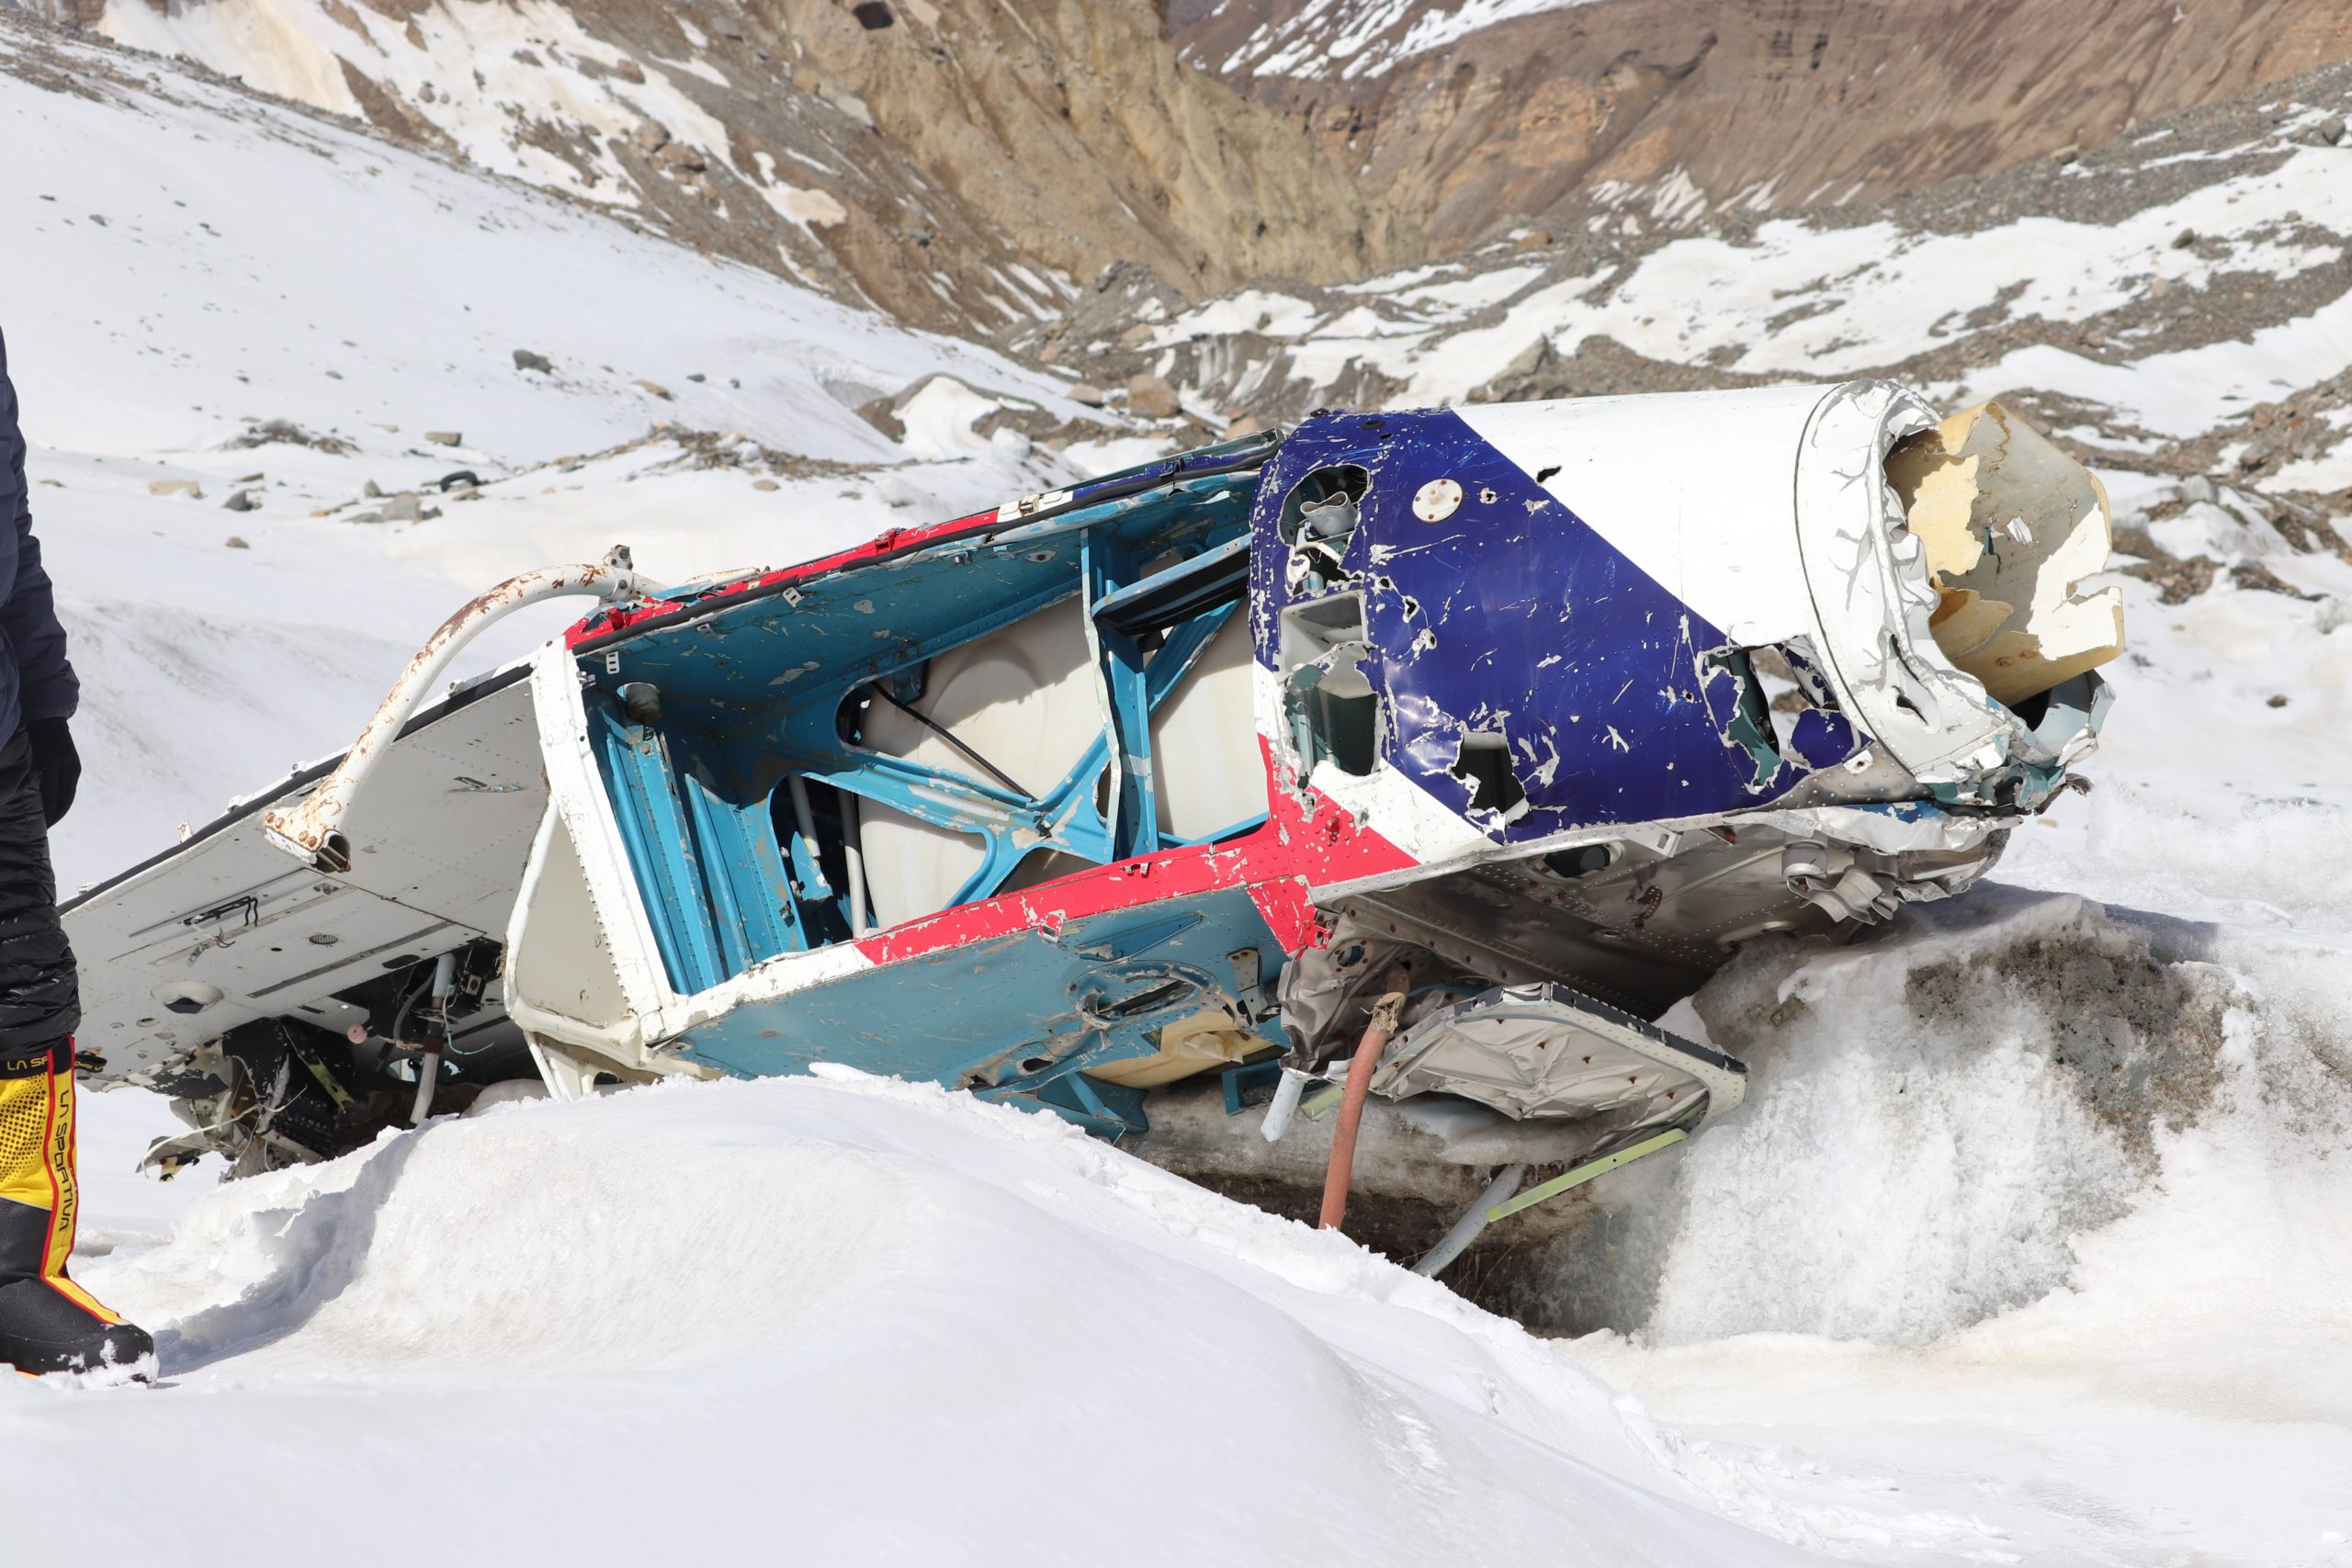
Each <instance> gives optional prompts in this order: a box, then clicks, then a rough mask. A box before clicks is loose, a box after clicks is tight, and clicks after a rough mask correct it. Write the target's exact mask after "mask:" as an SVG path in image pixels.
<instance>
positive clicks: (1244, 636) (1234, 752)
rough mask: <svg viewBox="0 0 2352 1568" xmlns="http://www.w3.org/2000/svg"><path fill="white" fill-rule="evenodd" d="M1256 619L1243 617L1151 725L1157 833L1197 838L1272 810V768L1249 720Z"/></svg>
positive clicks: (1221, 634)
mask: <svg viewBox="0 0 2352 1568" xmlns="http://www.w3.org/2000/svg"><path fill="white" fill-rule="evenodd" d="M1256 668H1257V664H1256V662H1255V654H1254V653H1253V652H1252V650H1251V649H1250V617H1249V615H1247V614H1246V613H1241V614H1237V615H1234V616H1233V618H1232V619H1230V620H1228V621H1227V622H1226V623H1225V625H1224V626H1222V627H1221V628H1219V630H1218V631H1217V634H1216V636H1215V637H1211V638H1210V639H1209V645H1208V647H1207V648H1206V649H1203V650H1202V653H1201V657H1200V660H1199V662H1197V663H1195V664H1194V665H1193V668H1192V669H1191V670H1190V671H1186V673H1185V676H1184V679H1183V680H1182V682H1179V683H1178V684H1177V687H1176V690H1175V691H1174V692H1173V693H1172V694H1170V696H1169V698H1168V700H1167V702H1165V703H1164V704H1162V705H1160V709H1159V712H1158V713H1157V714H1154V715H1153V716H1152V720H1151V755H1152V764H1153V768H1154V770H1155V773H1156V775H1157V776H1156V779H1155V783H1156V784H1157V786H1158V791H1159V830H1160V831H1161V832H1163V833H1173V834H1175V835H1176V836H1177V837H1179V838H1183V839H1198V838H1202V837H1204V836H1205V835H1207V834H1210V833H1214V832H1216V830H1217V829H1220V828H1228V827H1231V826H1232V825H1233V824H1234V823H1236V822H1244V821H1247V820H1249V819H1250V818H1252V817H1255V816H1257V815H1259V814H1260V813H1261V812H1262V811H1264V810H1265V809H1266V764H1265V761H1264V759H1263V758H1262V757H1261V756H1260V755H1259V751H1258V729H1257V726H1256V725H1255V724H1254V723H1253V722H1252V720H1251V717H1250V671H1252V670H1254V669H1256Z"/></svg>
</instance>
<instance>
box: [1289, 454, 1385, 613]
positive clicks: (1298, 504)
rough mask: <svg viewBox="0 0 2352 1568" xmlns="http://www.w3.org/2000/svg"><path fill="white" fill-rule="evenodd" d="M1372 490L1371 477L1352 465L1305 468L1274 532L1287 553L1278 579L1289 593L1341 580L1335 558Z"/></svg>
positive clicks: (1317, 590) (1320, 589)
mask: <svg viewBox="0 0 2352 1568" xmlns="http://www.w3.org/2000/svg"><path fill="white" fill-rule="evenodd" d="M1371 489H1372V475H1371V474H1370V473H1368V472H1367V471H1365V470H1364V469H1363V468H1358V467H1357V466H1356V465H1354V464H1353V463H1334V464H1331V465H1329V466H1328V467H1325V468H1314V469H1310V470H1309V471H1308V472H1307V474H1306V478H1304V479H1300V480H1299V481H1298V483H1296V484H1295V485H1293V486H1292V487H1291V491H1290V494H1289V495H1288V496H1286V497H1285V498H1283V509H1282V513H1281V515H1280V518H1279V520H1278V522H1277V523H1276V530H1277V532H1278V533H1279V535H1280V536H1281V538H1282V542H1283V544H1284V545H1285V546H1287V547H1289V549H1290V562H1289V565H1288V567H1287V568H1286V569H1285V570H1284V572H1283V580H1284V581H1285V583H1286V584H1287V586H1288V587H1289V589H1290V591H1291V592H1293V593H1320V592H1324V591H1325V590H1327V589H1329V588H1330V587H1332V586H1334V585H1335V584H1337V583H1340V582H1341V581H1345V578H1346V575H1347V574H1346V573H1345V572H1344V571H1343V570H1341V569H1340V558H1341V557H1343V556H1345V555H1346V554H1347V549H1348V543H1349V541H1350V540H1351V539H1353V538H1354V537H1355V531H1356V525H1357V523H1358V522H1360V521H1361V520H1362V516H1363V498H1364V496H1365V495H1366V494H1367V493H1369V491H1371Z"/></svg>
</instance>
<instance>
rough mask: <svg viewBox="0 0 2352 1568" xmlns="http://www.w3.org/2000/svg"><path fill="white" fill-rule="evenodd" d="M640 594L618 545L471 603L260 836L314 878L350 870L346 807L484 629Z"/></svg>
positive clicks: (528, 575)
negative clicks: (329, 769)
mask: <svg viewBox="0 0 2352 1568" xmlns="http://www.w3.org/2000/svg"><path fill="white" fill-rule="evenodd" d="M638 592H639V585H638V577H637V571H636V570H635V568H634V566H633V565H632V564H631V562H630V560H629V554H628V546H626V545H623V546H619V547H616V548H615V549H614V550H613V551H612V552H611V553H610V554H608V555H606V556H605V558H604V559H603V560H601V561H599V562H597V563H596V564H595V565H594V566H550V567H543V568H541V569H540V570H537V571H526V572H525V573H523V574H522V575H521V576H520V577H510V578H508V579H507V580H506V581H503V582H502V583H500V584H499V585H498V586H497V587H495V588H493V589H492V590H491V591H490V592H487V593H484V594H481V596H479V597H477V598H475V599H472V600H469V602H468V603H467V604H465V606H464V607H463V608H461V609H459V610H458V613H457V614H456V615H451V616H450V617H449V618H448V619H447V620H446V621H444V622H442V623H441V627H440V629H439V630H438V631H436V632H435V633H434V634H433V635H432V636H431V637H428V638H426V639H425V643H424V647H423V648H420V649H417V650H416V657H415V658H413V659H412V660H409V664H408V668H407V669H406V670H405V671H401V678H400V679H399V680H398V681H396V682H393V683H392V689H391V690H390V692H388V693H386V694H385V696H384V700H383V702H382V704H381V705H379V706H378V707H377V709H376V716H375V717H373V718H371V719H369V720H368V728H365V729H363V730H361V731H360V732H359V739H356V740H355V741H353V742H352V743H351V750H348V751H346V752H345V753H344V754H343V761H341V762H338V763H337V764H336V765H335V770H334V773H329V774H328V775H327V776H326V778H325V779H324V780H323V781H322V783H321V784H319V787H318V788H316V789H314V790H312V791H311V793H310V794H309V795H305V796H304V797H303V798H302V799H301V800H300V801H299V802H297V803H296V804H295V805H293V806H291V807H277V808H275V809H272V810H270V811H267V812H265V813H264V814H263V815H262V819H261V822H262V829H263V831H264V832H266V834H267V835H268V837H269V841H270V842H271V843H273V844H276V845H277V847H278V848H279V849H281V850H284V851H285V852H287V853H288V854H290V855H292V856H293V857H294V858H295V859H297V860H299V861H302V862H304V863H307V864H309V865H311V866H312V867H314V868H315V869H317V870H319V871H322V872H327V873H341V872H345V871H349V870H350V869H351V842H350V840H348V839H346V838H345V836H344V832H343V818H344V814H345V812H346V811H348V810H349V809H350V808H351V802H352V800H353V798H354V797H355V796H356V795H358V793H359V786H360V785H361V784H364V783H366V782H367V779H368V774H369V773H372V772H374V771H375V768H376V764H377V763H379V761H382V760H383V755H384V751H385V750H386V749H387V748H388V747H390V745H391V743H392V742H393V740H395V739H398V738H399V735H400V728H401V725H403V724H405V723H407V722H408V718H409V716H410V715H411V714H413V713H414V712H415V711H416V706H417V704H418V703H420V702H422V701H423V700H424V694H425V693H426V692H428V691H430V690H431V689H432V687H433V682H435V681H436V680H437V679H439V678H440V675H441V672H442V671H444V670H447V668H448V667H449V661H450V660H452V659H455V658H456V657H457V656H458V650H459V649H463V648H464V647H465V646H466V644H468V643H469V642H471V641H472V640H473V639H474V638H475V637H477V636H478V635H480V634H481V632H482V630H483V629H484V628H486V627H488V626H492V625H493V624H494V623H496V622H498V621H502V620H503V619H505V618H506V617H507V616H508V615H513V614H514V613H515V611H517V610H519V609H522V608H523V607H524V606H525V605H526V604H538V603H539V602H540V601H541V600H544V599H559V598H562V597H563V596H565V595H567V594H574V593H585V594H593V595H594V596H595V597H596V598H598V599H601V600H603V601H605V603H606V604H612V603H614V602H616V601H617V600H622V599H631V598H635V597H636V596H637V594H638Z"/></svg>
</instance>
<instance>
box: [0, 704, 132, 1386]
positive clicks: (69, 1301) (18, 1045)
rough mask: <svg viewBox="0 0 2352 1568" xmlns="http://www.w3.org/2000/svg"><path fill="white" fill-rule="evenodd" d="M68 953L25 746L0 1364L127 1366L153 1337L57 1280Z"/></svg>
mask: <svg viewBox="0 0 2352 1568" xmlns="http://www.w3.org/2000/svg"><path fill="white" fill-rule="evenodd" d="M80 1021H81V1009H80V1006H79V1003H78V999H77V996H76V987H75V983H74V954H73V952H72V950H71V949H70V948H68V947H67V945H66V942H65V931H64V930H63V928H62V926H60V925H59V924H58V919H57V885H56V878H55V876H54V875H53V874H51V870H50V864H49V831H48V829H47V827H46V825H45V824H44V823H43V821H42V818H41V808H40V786H39V784H38V783H37V781H36V780H35V778H34V775H33V770H32V767H31V761H30V754H29V748H28V746H27V745H26V743H25V739H24V737H23V736H22V735H21V734H20V735H18V736H17V737H16V738H15V739H12V740H11V741H10V742H9V743H8V745H7V746H6V748H5V749H0V1363H5V1364H6V1365H10V1366H13V1367H15V1368H16V1369H17V1371H25V1372H51V1371H87V1370H90V1369H94V1368H99V1367H109V1366H115V1367H119V1366H129V1365H132V1364H134V1363H138V1362H141V1361H143V1360H144V1359H146V1358H148V1357H149V1356H151V1355H152V1354H153V1351H154V1342H153V1340H151V1339H150V1338H149V1337H147V1335H146V1334H145V1333H144V1332H142V1331H141V1329H139V1328H138V1327H136V1326H135V1325H131V1324H128V1323H125V1322H123V1321H122V1320H121V1319H120V1318H119V1317H117V1316H116V1315H115V1314H113V1313H111V1312H109V1311H107V1309H106V1308H105V1307H104V1306H102V1305H100V1304H99V1303H98V1302H97V1301H96V1298H94V1297H93V1296H91V1295H90V1294H89V1292H86V1291H85V1290H83V1289H82V1288H81V1287H80V1286H79V1285H76V1284H75V1283H74V1281H73V1280H71V1279H69V1278H68V1277H67V1275H66V1261H67V1259H68V1258H71V1257H72V1256H73V1253H74V1220H75V1217H76V1210H77V1208H78V1207H79V1203H78V1198H79V1193H78V1190H77V1188H76V1184H75V1180H74V1042H73V1038H72V1032H73V1030H74V1025H75V1024H77V1023H79V1022H80Z"/></svg>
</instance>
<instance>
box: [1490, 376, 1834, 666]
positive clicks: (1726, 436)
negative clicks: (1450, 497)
mask: <svg viewBox="0 0 2352 1568" xmlns="http://www.w3.org/2000/svg"><path fill="white" fill-rule="evenodd" d="M1829 390H1830V389H1828V388H1825V387H1769V388H1760V389H1740V390H1737V391H1727V392H1679V393H1666V394H1657V393H1653V394H1649V395H1645V396H1640V397H1621V398H1574V399H1567V400H1561V401H1557V402H1544V403H1483V404H1474V405H1471V406H1469V407H1466V408H1462V409H1459V410H1456V411H1455V412H1458V413H1459V414H1460V415H1461V417H1462V420H1463V423H1465V424H1467V425H1469V426H1470V428H1471V429H1472V430H1474V431H1476V433H1477V434H1478V435H1479V437H1480V438H1481V439H1483V440H1484V441H1486V442H1487V444H1488V445H1489V446H1493V447H1494V448H1495V449H1496V450H1497V451H1498V452H1500V453H1501V454H1502V455H1503V456H1504V457H1508V458H1510V460H1511V461H1512V462H1513V463H1515V464H1517V465H1518V466H1519V467H1520V468H1523V469H1525V470H1526V471H1527V473H1528V475H1529V476H1530V477H1531V478H1532V477H1533V476H1536V475H1539V474H1544V473H1545V472H1546V471H1547V470H1556V471H1555V472H1551V473H1550V474H1549V477H1547V478H1545V479H1542V480H1541V481H1540V482H1541V483H1542V484H1543V486H1544V489H1545V490H1546V491H1549V492H1550V493H1551V494H1552V495H1553V496H1554V497H1555V498H1556V499H1558V500H1559V501H1560V502H1563V503H1565V504H1566V506H1567V507H1568V509H1569V510H1570V511H1572V512H1574V513H1576V514H1577V516H1578V517H1581V518H1582V519H1584V521H1585V522H1586V523H1588V524H1589V525H1591V527H1592V529H1593V531H1594V532H1595V533H1597V534H1599V535H1600V536H1601V537H1602V538H1604V539H1606V540H1608V541H1609V543H1610V544H1611V546H1613V547H1615V548H1616V549H1617V550H1619V551H1620V552H1622V553H1623V555H1624V556H1625V557H1626V558H1628V559H1630V560H1632V561H1633V563H1634V565H1636V566H1638V567H1640V568H1641V569H1642V570H1644V571H1645V572H1647V573H1648V574H1649V575H1650V576H1651V577H1653V578H1655V579H1656V580H1657V581H1658V582H1659V583H1660V584H1661V585H1662V586H1664V587H1665V589H1666V590H1667V592H1669V593H1672V594H1673V595H1674V596H1675V597H1676V598H1678V599H1679V600H1681V601H1682V602H1683V603H1684V604H1688V605H1690V606H1691V609H1693V610H1694V611H1696V612H1698V614H1699V615H1702V616H1704V617H1705V618H1706V619H1707V620H1708V621H1709V622H1711V623H1713V625H1714V626H1718V627H1720V628H1721V629H1722V630H1723V632H1724V634H1725V635H1726V636H1727V637H1730V638H1731V639H1732V640H1733V641H1734V642H1736V643H1739V644H1741V645H1743V646H1748V647H1754V646H1757V645H1759V644H1763V643H1770V642H1778V641H1781V640H1783V639H1784V638H1787V637H1794V636H1797V635H1800V634H1802V633H1806V632H1810V631H1811V630H1812V629H1813V626H1814V613H1813V603H1812V596H1811V594H1810V592H1808V591H1807V588H1806V584H1805V579H1804V568H1803V565H1802V563H1801V561H1800V558H1799V556H1798V550H1797V531H1796V468H1797V454H1798V451H1799V448H1800V446H1801V445H1802V443H1803V439H1804V432H1805V424H1806V422H1807V421H1808V420H1809V419H1810V418H1811V417H1812V415H1813V411H1814V409H1815V405H1817V404H1818V403H1819V402H1820V401H1821V400H1822V399H1823V397H1825V396H1826V394H1827V393H1828V391H1829ZM1854 456H1855V460H1856V461H1857V462H1858V463H1859V462H1869V463H1871V464H1873V465H1874V464H1875V463H1876V462H1877V454H1876V453H1875V452H1864V451H1858V452H1857V453H1856V454H1855V455H1854Z"/></svg>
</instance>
